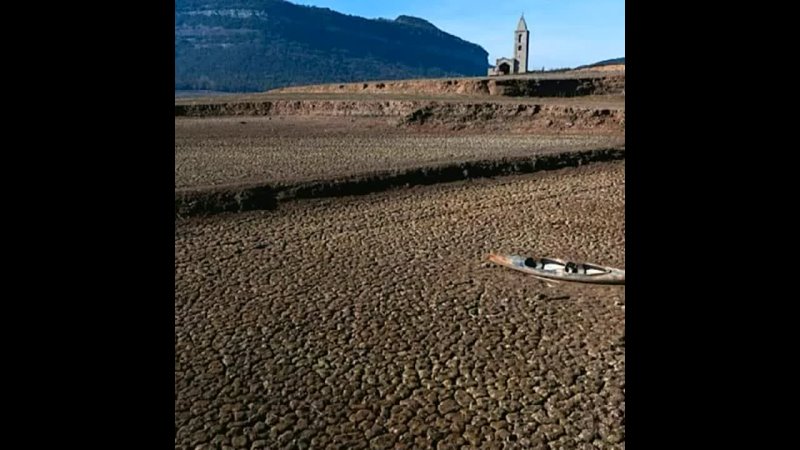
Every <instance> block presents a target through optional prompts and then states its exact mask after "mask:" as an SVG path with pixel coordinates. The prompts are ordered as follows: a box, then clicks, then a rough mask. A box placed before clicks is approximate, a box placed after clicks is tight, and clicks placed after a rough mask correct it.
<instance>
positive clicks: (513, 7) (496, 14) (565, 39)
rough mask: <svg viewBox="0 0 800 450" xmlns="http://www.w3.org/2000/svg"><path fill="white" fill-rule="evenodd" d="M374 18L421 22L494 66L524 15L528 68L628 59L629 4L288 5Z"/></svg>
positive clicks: (446, 0) (411, 1)
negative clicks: (478, 50)
mask: <svg viewBox="0 0 800 450" xmlns="http://www.w3.org/2000/svg"><path fill="white" fill-rule="evenodd" d="M289 1H291V2H292V3H297V4H301V5H312V6H320V7H324V8H330V9H332V10H334V11H338V12H341V13H344V14H351V15H355V16H361V17H366V18H370V19H374V18H378V17H383V18H386V19H394V18H396V17H397V16H399V15H401V14H405V15H409V16H416V17H421V18H423V19H425V20H428V21H429V22H431V23H433V24H434V25H436V26H437V27H438V28H440V29H441V30H443V31H446V32H448V33H450V34H454V35H456V36H458V37H460V38H462V39H465V40H467V41H469V42H473V43H475V44H478V45H480V46H481V47H483V48H485V49H486V51H487V52H489V61H488V62H489V64H492V65H494V63H495V60H496V59H497V58H500V57H502V56H505V57H513V56H514V54H513V39H514V29H516V27H517V21H518V20H519V16H520V13H525V22H527V24H528V30H529V31H530V32H531V47H530V62H529V63H528V69H529V70H533V69H534V68H535V69H541V68H542V66H545V67H546V68H549V69H552V68H558V67H575V66H579V65H582V64H590V63H593V62H597V61H601V60H604V59H610V58H618V57H621V56H625V1H624V0H480V1H479V0H289Z"/></svg>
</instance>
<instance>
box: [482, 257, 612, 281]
mask: <svg viewBox="0 0 800 450" xmlns="http://www.w3.org/2000/svg"><path fill="white" fill-rule="evenodd" d="M489 261H492V262H493V263H495V264H499V265H501V266H504V267H508V268H509V269H514V270H519V271H520V272H524V273H527V274H529V275H533V276H535V277H537V278H544V279H547V280H555V281H574V282H578V283H598V284H625V271H624V270H621V269H615V268H613V267H605V266H600V265H597V264H589V263H573V262H568V261H564V260H561V259H554V258H538V259H537V258H530V257H525V256H517V255H498V254H494V253H491V254H489Z"/></svg>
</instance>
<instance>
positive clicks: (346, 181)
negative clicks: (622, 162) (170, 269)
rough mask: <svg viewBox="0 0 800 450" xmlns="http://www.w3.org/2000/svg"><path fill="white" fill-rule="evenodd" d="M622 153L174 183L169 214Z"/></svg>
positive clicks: (259, 205) (265, 205)
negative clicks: (284, 179) (275, 179)
mask: <svg viewBox="0 0 800 450" xmlns="http://www.w3.org/2000/svg"><path fill="white" fill-rule="evenodd" d="M624 158H625V149H624V148H607V149H597V150H587V151H580V152H575V151H567V152H560V153H551V154H545V155H537V156H533V157H517V158H503V159H489V160H478V161H461V162H453V163H450V164H443V165H435V166H422V167H416V168H411V169H405V170H394V171H387V172H374V173H367V174H362V175H357V176H351V177H343V178H335V179H327V180H319V181H307V182H298V183H275V184H268V183H260V184H251V185H238V186H224V187H223V186H219V187H213V188H205V189H192V188H190V189H178V190H176V191H175V214H176V216H179V217H188V216H200V215H209V214H215V213H220V212H242V211H249V210H258V209H275V208H276V207H277V206H278V204H279V203H280V202H285V201H290V200H295V199H307V198H322V197H340V196H347V195H360V194H367V193H372V192H381V191H385V190H388V189H392V188H398V187H410V186H417V185H428V184H435V183H445V182H452V181H459V180H467V179H472V178H484V177H493V176H503V175H515V174H523V173H532V172H538V171H541V170H554V169H560V168H565V167H577V166H581V165H583V164H587V163H591V162H600V161H612V160H618V159H624Z"/></svg>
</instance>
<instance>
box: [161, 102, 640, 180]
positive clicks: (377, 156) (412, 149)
mask: <svg viewBox="0 0 800 450" xmlns="http://www.w3.org/2000/svg"><path fill="white" fill-rule="evenodd" d="M582 131H583V132H582ZM582 131H581V130H575V131H573V132H562V133H555V132H551V133H550V134H546V133H535V134H532V133H522V132H507V133H503V132H495V133H486V132H481V131H474V132H471V131H469V130H461V131H457V132H456V131H446V130H445V131H441V130H439V131H430V132H426V131H419V130H414V129H407V128H401V127H398V126H397V120H396V119H393V118H387V117H373V118H370V117H358V118H350V117H346V116H294V115H289V116H276V117H220V118H214V117H207V118H188V117H176V118H175V184H176V187H177V188H189V187H200V186H210V185H221V184H232V183H233V184H235V183H247V182H255V181H296V180H306V179H324V178H329V177H340V176H347V175H354V174H360V173H366V172H372V171H382V170H392V169H402V168H408V167H418V166H422V165H429V164H437V163H444V162H448V163H449V162H454V161H468V160H476V159H484V158H494V157H497V158H502V157H506V156H509V157H511V156H524V155H531V154H535V153H546V152H553V151H561V150H565V149H571V150H582V149H592V148H601V147H613V146H622V145H624V135H621V134H619V133H588V132H585V131H586V130H582Z"/></svg>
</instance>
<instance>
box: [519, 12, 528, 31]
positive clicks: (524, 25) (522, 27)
mask: <svg viewBox="0 0 800 450" xmlns="http://www.w3.org/2000/svg"><path fill="white" fill-rule="evenodd" d="M517 31H528V24H527V23H525V13H522V14H521V15H520V17H519V23H518V24H517Z"/></svg>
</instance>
